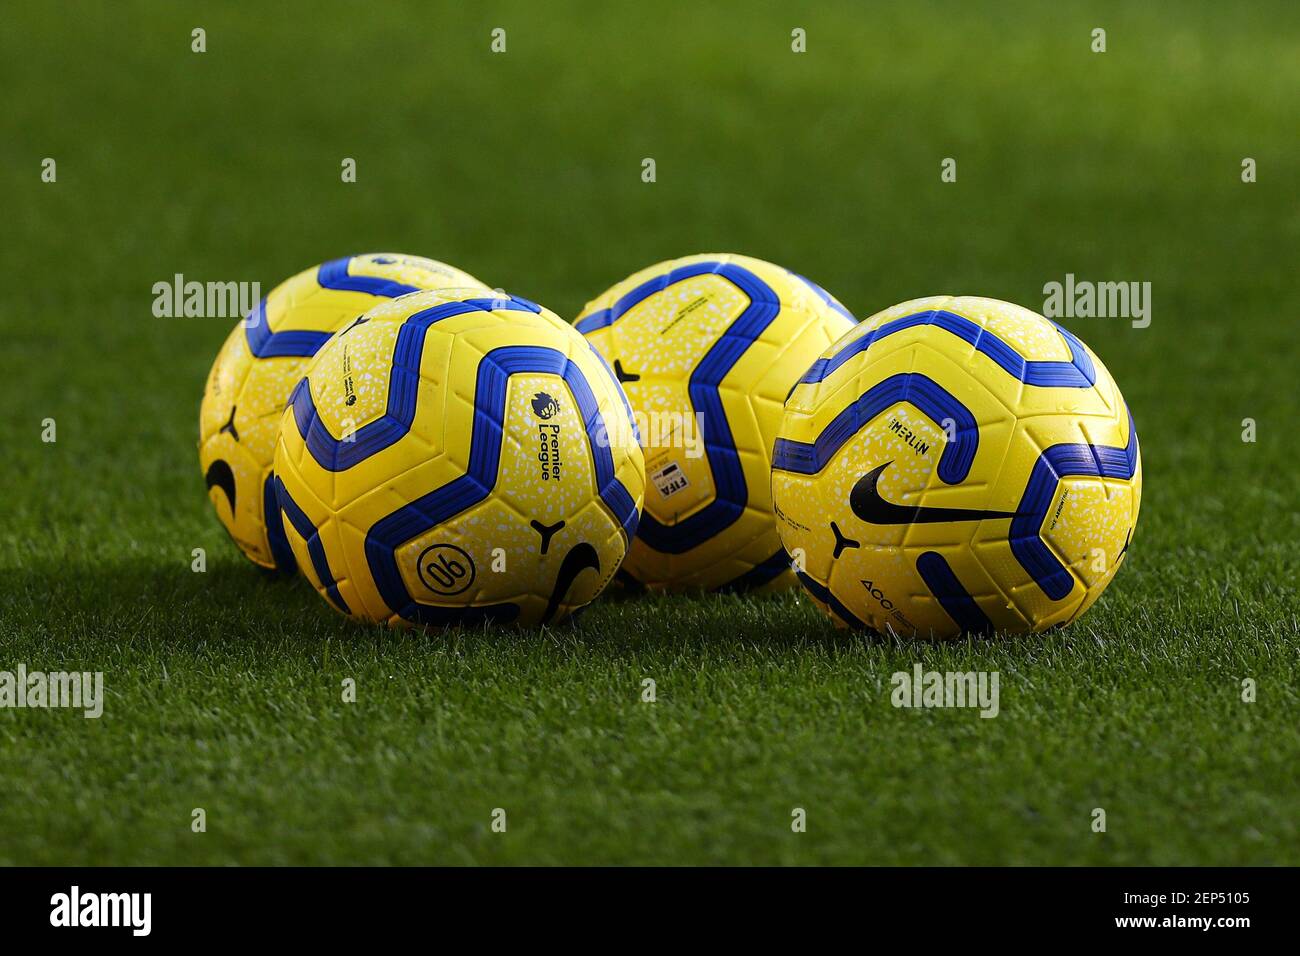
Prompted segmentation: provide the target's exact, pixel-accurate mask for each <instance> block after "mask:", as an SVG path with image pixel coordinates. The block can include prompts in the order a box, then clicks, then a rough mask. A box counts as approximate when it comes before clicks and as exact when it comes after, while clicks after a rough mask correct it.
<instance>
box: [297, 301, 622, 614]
mask: <svg viewBox="0 0 1300 956" xmlns="http://www.w3.org/2000/svg"><path fill="white" fill-rule="evenodd" d="M644 483H645V466H644V460H643V458H642V456H641V449H640V447H639V445H638V444H637V439H636V432H635V427H634V425H633V421H632V415H631V410H630V409H629V408H628V406H627V401H626V398H625V397H624V395H623V392H622V390H621V389H620V388H619V385H618V381H617V380H616V379H615V378H614V374H613V372H612V371H610V369H609V367H608V366H607V365H606V364H605V363H604V362H603V361H602V360H601V358H600V356H599V355H598V354H597V353H596V351H595V350H594V349H592V348H591V347H590V346H589V345H588V344H587V342H586V341H585V340H584V339H583V338H582V336H581V335H579V334H578V333H577V332H576V331H575V330H574V329H573V327H572V326H570V325H569V324H568V323H566V322H565V321H563V320H562V319H560V318H558V317H557V316H556V315H554V314H553V313H551V312H549V311H547V310H546V309H543V308H541V307H540V306H538V305H535V304H534V303H531V302H528V301H526V300H524V299H520V298H516V297H512V296H509V295H504V294H495V293H488V294H487V295H484V294H483V293H481V292H477V291H474V290H445V291H439V292H424V293H419V294H416V295H409V296H405V297H403V298H401V299H397V300H395V301H393V302H390V303H386V304H384V305H381V306H378V307H377V308H375V309H373V310H371V311H370V312H368V313H366V315H365V316H364V317H363V318H361V319H360V320H358V322H357V323H355V324H353V325H351V326H349V327H348V328H347V329H345V330H344V331H342V332H340V333H339V334H338V335H336V336H335V337H334V338H332V339H331V340H330V341H329V342H328V343H326V345H325V346H324V347H323V348H322V349H321V350H320V352H319V353H317V355H316V357H315V359H313V360H312V362H311V364H310V365H309V366H308V369H307V373H306V376H305V377H304V378H303V379H302V381H301V382H300V383H299V384H298V386H297V387H296V388H295V389H294V392H293V396H292V398H291V400H290V403H289V407H288V409H286V411H285V415H284V421H283V423H282V425H281V429H280V441H279V445H278V447H277V448H276V453H275V485H276V493H277V500H278V503H279V506H280V509H281V513H282V515H283V519H284V529H285V533H286V535H287V537H288V540H289V544H290V547H291V548H292V549H293V553H294V556H295V557H296V558H297V560H298V565H299V567H300V568H301V569H302V571H303V573H304V574H305V575H306V576H307V579H308V580H309V581H311V583H312V584H313V585H314V586H315V587H316V589H317V590H318V591H319V592H320V593H321V594H322V595H323V596H324V597H325V598H326V600H327V601H328V602H329V603H330V604H331V605H332V606H334V607H335V608H336V609H338V610H339V611H341V612H343V613H344V614H347V615H349V616H351V617H353V618H356V619H358V620H363V621H377V622H388V623H392V624H398V623H402V622H408V623H412V624H419V625H433V626H442V625H452V624H462V623H464V624H475V623H480V622H494V623H506V622H515V623H518V624H523V625H536V624H544V623H551V622H555V621H559V620H561V619H563V618H564V617H566V616H567V615H569V614H570V613H572V612H573V611H574V610H576V609H578V608H580V607H582V606H583V605H585V604H587V603H588V602H589V601H591V600H592V599H593V598H595V597H596V595H598V594H599V593H600V592H601V591H602V590H603V589H604V588H605V586H606V585H607V584H608V583H609V581H610V579H611V578H612V577H613V575H614V572H615V571H616V570H617V569H618V566H619V563H620V562H621V561H622V560H623V556H624V555H625V554H626V552H627V547H628V544H629V543H630V542H631V540H632V537H633V535H635V533H636V524H637V519H638V517H639V514H640V510H641V503H642V499H643V497H644Z"/></svg>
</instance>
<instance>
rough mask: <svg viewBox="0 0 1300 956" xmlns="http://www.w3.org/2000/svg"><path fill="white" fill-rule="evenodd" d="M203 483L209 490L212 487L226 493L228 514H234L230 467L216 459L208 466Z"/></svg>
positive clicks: (233, 474) (233, 485)
mask: <svg viewBox="0 0 1300 956" xmlns="http://www.w3.org/2000/svg"><path fill="white" fill-rule="evenodd" d="M203 480H204V482H205V483H206V484H207V486H208V488H209V490H210V489H212V488H213V487H214V486H215V487H217V488H220V489H221V490H222V491H224V492H225V493H226V500H227V501H229V502H230V513H231V514H232V515H233V514H234V513H235V473H234V472H233V471H231V469H230V465H229V464H228V463H226V462H225V461H223V460H222V459H220V458H218V459H217V460H216V461H214V462H213V463H212V464H210V465H209V466H208V473H207V474H206V475H204V476H203Z"/></svg>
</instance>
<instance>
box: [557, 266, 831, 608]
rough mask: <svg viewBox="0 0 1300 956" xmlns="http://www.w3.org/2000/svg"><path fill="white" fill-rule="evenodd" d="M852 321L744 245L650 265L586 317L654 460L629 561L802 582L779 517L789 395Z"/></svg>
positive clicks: (822, 294) (704, 578) (637, 575)
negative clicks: (776, 467)
mask: <svg viewBox="0 0 1300 956" xmlns="http://www.w3.org/2000/svg"><path fill="white" fill-rule="evenodd" d="M852 325H853V317H852V316H851V315H849V313H848V312H847V311H846V310H845V308H844V307H843V306H842V305H840V303H839V302H838V301H836V300H835V299H834V298H833V297H831V296H830V295H829V294H828V293H827V292H826V291H825V290H824V289H822V288H821V287H820V286H817V285H814V284H813V283H811V282H809V281H808V280H807V279H804V278H803V277H801V276H798V275H796V274H794V273H792V272H790V271H789V270H787V269H783V268H781V267H780V266H776V265H773V264H772V263H770V262H763V261H762V260H760V259H751V258H749V257H747V256H738V255H699V256H689V257H687V258H684V259H675V260H672V261H669V262H661V263H659V264H658V265H653V266H650V267H649V268H648V269H643V270H642V271H640V272H638V273H636V274H634V275H632V276H629V277H628V278H627V279H624V280H623V281H622V282H620V283H618V284H617V285H616V286H614V287H613V288H611V289H609V290H608V291H607V292H605V293H604V294H603V295H601V296H599V297H598V298H596V299H595V300H594V301H592V302H591V303H589V304H588V305H587V307H586V308H585V309H584V310H583V313H582V315H581V316H579V317H578V320H577V328H578V330H579V331H580V332H582V333H583V334H584V335H585V336H587V338H588V339H589V340H590V341H591V343H592V344H593V345H594V346H595V347H596V348H597V349H599V350H600V353H601V355H603V356H604V357H605V359H606V361H608V362H609V363H610V365H611V366H612V367H613V368H614V371H615V373H616V374H617V375H618V378H619V381H620V382H622V383H623V387H624V389H626V391H627V395H628V400H629V401H630V402H631V404H632V408H633V410H634V412H635V414H636V418H637V425H638V427H639V429H640V432H641V443H642V446H643V448H644V450H645V459H646V504H645V514H644V515H643V516H642V519H641V525H640V528H639V530H638V532H637V539H636V542H635V543H634V544H633V546H632V550H631V552H630V553H629V554H628V558H627V561H626V562H625V564H624V571H625V572H626V573H627V574H628V575H630V576H631V578H633V579H634V580H635V581H637V582H639V583H640V584H643V585H645V586H648V587H650V588H655V589H671V590H688V589H689V590H693V589H701V588H702V589H711V590H723V589H726V590H747V589H755V588H763V589H767V590H771V589H776V588H781V587H786V586H789V585H792V584H793V583H794V575H793V574H792V573H791V571H790V564H789V560H788V559H787V557H786V555H785V552H784V551H783V550H782V548H781V542H780V540H779V538H778V536H777V531H776V523H775V520H774V519H773V516H772V499H771V494H770V481H771V475H770V470H771V452H772V443H773V442H774V441H775V439H776V431H777V427H778V425H779V424H780V419H781V405H782V402H783V401H784V400H785V397H786V395H787V394H788V393H789V391H790V388H791V387H792V386H793V385H794V383H795V382H796V381H797V380H798V378H799V376H800V375H801V374H802V373H803V372H804V370H805V369H806V368H807V367H808V365H809V364H810V363H811V362H812V361H813V359H814V358H816V357H817V355H818V354H819V353H820V352H821V351H822V350H823V349H825V348H826V346H827V345H829V344H830V343H831V342H833V341H835V340H836V339H837V338H839V337H840V336H841V335H842V334H843V333H844V332H845V331H847V330H848V329H849V328H851V327H852Z"/></svg>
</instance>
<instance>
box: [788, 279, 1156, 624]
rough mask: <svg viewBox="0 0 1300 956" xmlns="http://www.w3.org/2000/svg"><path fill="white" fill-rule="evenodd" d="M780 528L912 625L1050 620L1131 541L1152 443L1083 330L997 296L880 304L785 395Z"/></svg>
mask: <svg viewBox="0 0 1300 956" xmlns="http://www.w3.org/2000/svg"><path fill="white" fill-rule="evenodd" d="M772 497H773V500H774V502H775V507H776V513H777V517H778V527H779V528H780V532H781V540H782V541H783V542H784V543H785V546H786V549H787V550H788V551H789V552H790V554H791V556H792V559H793V561H794V562H795V565H796V567H797V568H801V570H800V572H799V578H800V580H801V581H802V582H803V584H804V585H805V587H806V588H807V590H808V592H809V593H810V594H811V595H812V597H813V598H814V600H815V601H816V602H817V604H818V605H819V606H821V607H822V609H823V610H825V611H827V612H828V613H829V614H831V616H832V617H833V618H834V619H835V620H836V621H837V622H839V623H840V624H843V625H847V626H852V627H870V628H874V629H875V630H877V631H882V632H894V633H898V634H903V635H921V636H934V637H951V636H955V635H957V634H960V633H963V632H965V633H973V632H988V631H1005V632H1029V631H1041V630H1044V629H1046V628H1049V627H1053V626H1056V625H1061V624H1066V623H1068V622H1070V621H1072V620H1074V619H1075V618H1077V617H1078V616H1079V615H1080V614H1082V613H1083V612H1084V611H1086V610H1087V609H1088V608H1089V607H1090V606H1091V605H1092V603H1093V602H1094V601H1096V600H1097V597H1098V596H1099V595H1100V594H1101V592H1102V591H1103V590H1105V588H1106V585H1107V584H1109V583H1110V581H1111V578H1113V577H1114V575H1115V572H1116V570H1117V569H1118V568H1119V566H1120V564H1121V563H1122V562H1123V561H1124V558H1125V556H1126V555H1127V554H1128V551H1129V545H1130V543H1131V541H1132V538H1133V529H1134V527H1135V526H1136V524H1137V517H1138V504H1139V502H1140V499H1141V497H1142V459H1141V456H1140V454H1139V453H1138V438H1137V432H1136V431H1135V430H1134V427H1133V419H1132V416H1131V415H1130V414H1129V411H1128V407H1127V406H1126V405H1125V404H1124V399H1123V397H1122V396H1121V395H1120V393H1119V388H1118V387H1117V386H1116V385H1115V382H1114V380H1113V379H1112V378H1111V377H1110V373H1108V372H1107V371H1106V368H1105V366H1103V365H1102V364H1101V361H1100V360H1099V359H1098V358H1097V356H1096V355H1094V354H1093V353H1092V352H1091V351H1090V350H1089V349H1088V347H1087V346H1086V345H1084V344H1083V343H1082V342H1080V341H1079V339H1077V338H1076V337H1075V336H1074V335H1072V334H1071V333H1070V332H1068V331H1067V330H1065V329H1063V328H1061V327H1060V326H1058V325H1056V324H1055V323H1053V322H1050V321H1048V320H1047V319H1045V318H1043V317H1042V316H1041V315H1038V314H1036V313H1034V312H1031V311H1029V310H1028V309H1024V308H1021V307H1020V306H1017V305H1012V304H1010V303H1007V302H999V301H997V300H995V299H983V298H976V297H968V296H959V297H953V296H937V297H934V298H928V299H916V300H913V301H911V302H904V303H902V304H901V305H896V306H894V307H893V308H891V309H887V310H885V311H884V312H881V313H879V314H878V315H874V316H872V317H871V318H870V319H867V320H866V321H864V322H863V323H862V324H861V325H860V326H858V327H857V328H855V329H854V330H853V331H852V332H850V333H849V334H848V335H846V336H844V337H843V338H842V339H840V340H839V341H838V342H836V343H835V344H834V345H833V346H831V348H829V349H827V350H826V352H825V353H824V354H823V355H822V356H821V358H819V359H818V360H817V361H816V362H815V363H813V365H812V367H811V368H810V369H809V370H808V371H807V373H806V374H805V375H804V376H803V377H802V378H801V379H800V380H799V384H798V385H797V386H796V387H795V389H794V391H793V392H792V393H791V395H790V398H789V400H788V401H787V402H786V406H785V416H784V418H783V420H782V422H781V432H780V437H779V438H778V439H777V443H776V448H775V451H774V453H773V464H772Z"/></svg>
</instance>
